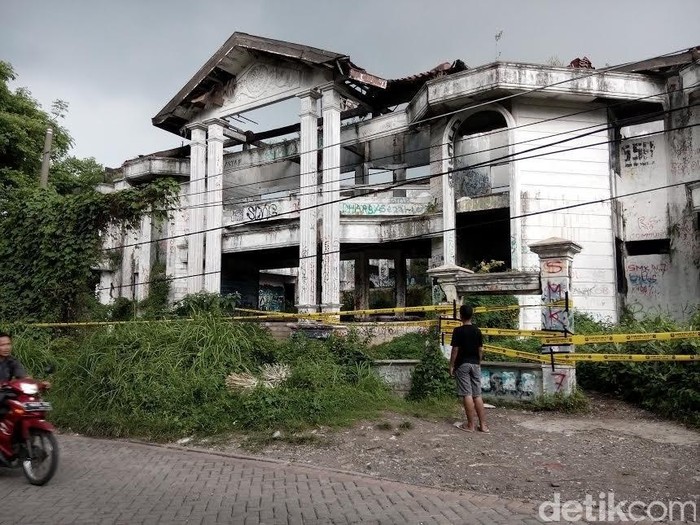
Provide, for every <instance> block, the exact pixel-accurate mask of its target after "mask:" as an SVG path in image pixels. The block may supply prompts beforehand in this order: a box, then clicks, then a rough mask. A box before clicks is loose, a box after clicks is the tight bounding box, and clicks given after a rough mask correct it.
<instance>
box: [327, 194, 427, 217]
mask: <svg viewBox="0 0 700 525" xmlns="http://www.w3.org/2000/svg"><path fill="white" fill-rule="evenodd" d="M427 208H428V204H427V203H426V202H419V201H418V202H416V201H414V200H412V199H409V198H402V197H394V198H392V199H391V200H390V201H388V202H386V201H377V200H375V201H370V200H365V201H358V200H351V201H346V202H341V203H340V214H341V215H362V216H372V215H421V214H423V213H425V212H426V210H427Z"/></svg>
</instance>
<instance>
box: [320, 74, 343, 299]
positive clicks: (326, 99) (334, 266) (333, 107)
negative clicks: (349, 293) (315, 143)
mask: <svg viewBox="0 0 700 525" xmlns="http://www.w3.org/2000/svg"><path fill="white" fill-rule="evenodd" d="M321 187H322V188H323V212H322V217H323V229H322V235H323V237H322V243H321V246H322V252H321V253H322V254H323V262H322V274H321V275H322V279H321V303H322V304H321V306H322V309H323V311H324V312H337V311H339V310H340V203H339V202H338V199H340V94H339V93H338V92H337V91H336V90H335V87H334V86H333V85H330V86H327V87H325V88H324V89H323V184H322V186H321Z"/></svg>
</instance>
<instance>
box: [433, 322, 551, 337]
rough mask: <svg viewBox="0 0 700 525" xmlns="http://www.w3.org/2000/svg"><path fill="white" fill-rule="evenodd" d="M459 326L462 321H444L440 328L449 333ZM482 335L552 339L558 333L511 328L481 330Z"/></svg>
mask: <svg viewBox="0 0 700 525" xmlns="http://www.w3.org/2000/svg"><path fill="white" fill-rule="evenodd" d="M458 326H462V323H461V321H454V320H445V319H442V320H441V322H440V328H441V329H442V330H443V331H444V332H445V333H447V330H454V329H455V328H457V327H458ZM479 330H481V333H482V334H484V335H495V336H502V337H538V338H551V337H552V336H553V335H554V334H556V333H557V332H552V331H546V330H514V329H509V328H481V327H479Z"/></svg>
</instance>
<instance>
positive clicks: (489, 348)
mask: <svg viewBox="0 0 700 525" xmlns="http://www.w3.org/2000/svg"><path fill="white" fill-rule="evenodd" d="M484 352H487V353H492V354H500V355H505V356H507V357H515V358H518V359H525V360H527V361H535V362H538V363H549V362H550V358H549V356H545V355H541V354H533V353H532V352H523V351H521V350H512V349H510V348H502V347H500V346H493V345H484Z"/></svg>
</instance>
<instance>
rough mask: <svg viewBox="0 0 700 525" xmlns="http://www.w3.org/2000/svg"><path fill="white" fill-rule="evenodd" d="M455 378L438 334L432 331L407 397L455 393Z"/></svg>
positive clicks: (422, 397)
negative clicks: (451, 374) (441, 347)
mask: <svg viewBox="0 0 700 525" xmlns="http://www.w3.org/2000/svg"><path fill="white" fill-rule="evenodd" d="M454 393H455V385H454V380H453V379H452V378H451V377H450V373H449V363H448V362H447V360H446V359H445V357H444V356H443V355H442V350H440V346H439V345H438V339H437V335H436V334H435V332H434V331H432V330H431V331H430V332H429V334H428V336H427V338H426V341H425V350H424V352H423V356H422V359H421V362H420V363H419V364H418V365H417V366H416V368H415V370H414V371H413V376H412V378H411V390H410V391H409V393H408V396H407V398H408V399H409V400H414V401H418V400H421V399H426V398H428V397H443V396H446V395H450V394H452V395H454Z"/></svg>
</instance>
